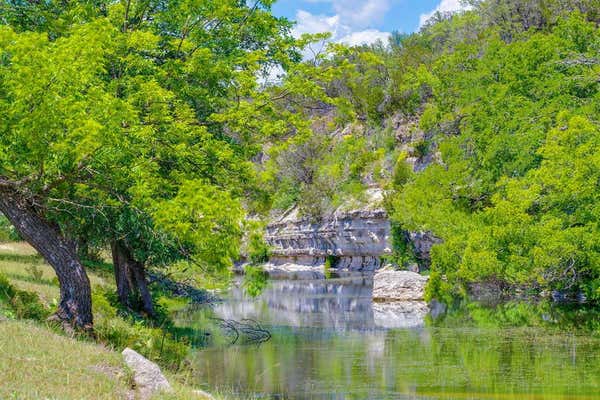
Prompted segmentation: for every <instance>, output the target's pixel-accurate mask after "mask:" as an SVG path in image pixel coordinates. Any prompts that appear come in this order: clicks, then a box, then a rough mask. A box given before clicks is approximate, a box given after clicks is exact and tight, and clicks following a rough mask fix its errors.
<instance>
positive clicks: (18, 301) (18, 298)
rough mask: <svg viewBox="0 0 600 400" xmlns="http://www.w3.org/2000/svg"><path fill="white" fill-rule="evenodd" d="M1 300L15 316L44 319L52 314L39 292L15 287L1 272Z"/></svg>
mask: <svg viewBox="0 0 600 400" xmlns="http://www.w3.org/2000/svg"><path fill="white" fill-rule="evenodd" d="M0 302H2V303H4V304H5V306H6V308H7V309H8V311H9V312H10V314H12V315H13V316H14V317H15V318H19V319H34V320H37V321H43V320H45V319H46V318H48V316H49V315H50V310H49V309H48V308H47V307H46V306H44V304H43V303H42V302H41V301H40V298H39V296H38V295H37V293H33V292H27V291H25V290H19V289H17V288H15V287H14V286H13V285H12V284H11V283H10V282H9V280H8V278H7V277H6V276H4V275H2V274H0Z"/></svg>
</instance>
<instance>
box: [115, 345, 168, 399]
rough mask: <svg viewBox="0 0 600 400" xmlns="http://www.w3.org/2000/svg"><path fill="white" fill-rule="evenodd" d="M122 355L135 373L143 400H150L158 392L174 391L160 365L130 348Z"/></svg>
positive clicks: (136, 384)
mask: <svg viewBox="0 0 600 400" xmlns="http://www.w3.org/2000/svg"><path fill="white" fill-rule="evenodd" d="M122 354H123V358H124V359H125V364H127V366H128V367H129V368H130V369H131V370H132V371H133V381H134V383H135V388H136V389H137V391H138V395H139V398H140V399H141V400H148V399H150V398H151V397H152V396H153V395H155V394H156V393H158V392H172V391H173V389H172V388H171V385H170V384H169V381H167V378H165V376H164V375H163V373H162V372H161V370H160V368H159V366H158V365H156V364H155V363H153V362H152V361H150V360H148V359H147V358H145V357H144V356H142V355H141V354H139V353H138V352H136V351H134V350H131V349H130V348H126V349H125V350H123V353H122Z"/></svg>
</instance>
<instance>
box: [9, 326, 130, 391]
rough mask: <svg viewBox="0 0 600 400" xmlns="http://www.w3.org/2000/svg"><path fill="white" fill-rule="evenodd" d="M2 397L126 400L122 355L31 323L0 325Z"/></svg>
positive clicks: (127, 383) (126, 374)
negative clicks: (117, 399)
mask: <svg viewBox="0 0 600 400" xmlns="http://www.w3.org/2000/svg"><path fill="white" fill-rule="evenodd" d="M0 352H1V353H2V362H1V363H0V382H2V385H0V398H2V399H44V398H47V399H82V400H83V399H116V398H119V399H124V398H126V396H127V393H128V392H129V391H130V386H131V385H130V384H129V376H128V373H126V371H125V369H124V368H123V364H122V360H121V356H120V354H118V353H117V352H113V351H110V350H108V349H106V348H104V347H102V346H99V345H96V344H93V343H86V342H82V341H77V340H74V339H71V338H68V337H66V336H62V335H59V334H57V333H54V332H52V331H51V329H49V328H48V327H43V326H39V325H36V324H35V323H33V322H31V321H5V322H0Z"/></svg>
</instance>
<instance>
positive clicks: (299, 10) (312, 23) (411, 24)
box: [273, 0, 461, 44]
mask: <svg viewBox="0 0 600 400" xmlns="http://www.w3.org/2000/svg"><path fill="white" fill-rule="evenodd" d="M459 9H461V5H460V0H278V1H277V2H276V3H275V5H274V6H273V12H274V13H275V14H276V15H279V16H285V17H287V18H289V19H291V20H294V21H297V22H298V24H297V26H296V28H295V30H294V33H295V34H296V35H300V34H302V33H317V32H320V31H330V32H332V34H333V40H334V41H340V42H346V43H349V44H361V43H368V42H373V41H375V40H377V39H385V37H386V36H387V35H388V34H389V32H391V31H393V30H398V31H401V32H414V31H416V30H418V29H419V26H420V24H421V23H422V22H423V21H425V20H426V19H427V18H428V16H430V15H431V14H432V13H433V12H435V11H455V10H459Z"/></svg>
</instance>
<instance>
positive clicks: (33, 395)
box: [0, 243, 205, 400]
mask: <svg viewBox="0 0 600 400" xmlns="http://www.w3.org/2000/svg"><path fill="white" fill-rule="evenodd" d="M0 274H2V275H4V276H6V277H8V279H9V281H10V285H12V286H13V287H14V288H16V289H19V290H22V291H27V292H32V293H36V294H37V295H38V296H39V298H40V300H41V303H43V304H44V305H45V306H47V307H48V308H53V305H54V304H56V302H57V301H58V298H59V288H58V281H57V279H56V276H55V274H54V271H53V270H52V268H51V267H50V266H49V265H48V264H46V263H45V262H43V260H42V259H41V258H40V257H39V256H38V255H37V254H36V252H35V250H33V249H32V248H31V247H29V246H28V245H27V244H24V243H0ZM88 275H89V278H90V281H91V284H92V287H94V288H95V289H94V290H95V291H96V293H95V295H94V300H95V302H96V303H100V304H96V305H95V320H96V327H97V333H98V336H102V335H103V334H104V335H105V337H108V336H109V335H110V334H113V333H114V334H115V335H118V339H119V340H121V342H122V343H121V342H120V343H119V345H114V344H113V345H111V344H112V343H111V342H110V341H107V340H104V342H105V343H106V344H105V345H103V344H99V343H94V342H91V341H90V340H89V339H77V338H72V337H67V336H65V335H64V333H63V332H62V331H59V330H57V329H56V328H53V327H52V326H50V325H48V324H46V323H45V322H43V321H26V320H14V319H12V320H11V319H9V320H4V319H3V318H2V315H7V316H9V317H13V318H14V317H15V315H14V313H12V314H11V312H10V305H9V304H8V303H5V304H2V297H1V296H0V354H2V362H0V399H61V400H62V399H65V400H66V399H73V400H80V399H125V398H133V397H132V396H133V392H132V389H131V374H130V373H129V372H128V371H127V369H126V368H125V366H124V364H123V360H122V356H121V354H120V350H121V349H120V347H125V346H129V347H134V348H135V347H136V343H128V342H126V340H127V339H130V340H135V341H136V342H139V341H140V339H144V340H143V341H144V342H146V341H147V340H146V338H148V337H150V338H151V339H152V338H153V336H152V335H157V332H156V331H157V329H155V328H154V329H150V328H145V327H143V326H140V325H139V324H133V323H131V322H128V321H127V320H125V319H122V318H119V317H118V316H115V315H111V316H107V314H111V313H114V310H113V309H111V308H110V306H109V305H108V303H107V302H106V300H102V299H103V297H99V296H101V294H100V293H98V292H97V291H98V290H100V289H99V288H101V287H102V288H104V290H106V289H107V288H108V290H109V291H110V290H111V288H114V285H113V282H112V280H111V275H112V274H109V273H106V271H104V270H102V269H97V268H90V269H88ZM180 302H181V301H180V300H178V301H174V302H173V304H179V303H180ZM102 303H104V304H102ZM98 306H100V307H98ZM102 307H104V308H102ZM96 310H99V311H96ZM96 312H98V313H96ZM150 341H152V340H150ZM138 346H142V349H145V348H146V347H144V344H138ZM171 346H177V343H175V342H172V343H171ZM165 348H168V347H165ZM171 348H174V347H171ZM163 372H164V373H165V375H166V376H167V379H168V380H169V382H170V383H171V385H172V386H173V389H174V392H173V393H171V394H161V395H157V396H156V397H155V398H153V399H155V400H167V399H172V400H179V399H204V398H205V397H204V396H202V395H200V394H197V393H195V392H194V390H193V388H191V387H190V386H187V385H185V384H183V383H181V381H182V380H184V379H185V378H184V373H182V372H180V373H171V372H170V371H167V370H165V369H164V368H163ZM185 380H187V379H185Z"/></svg>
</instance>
